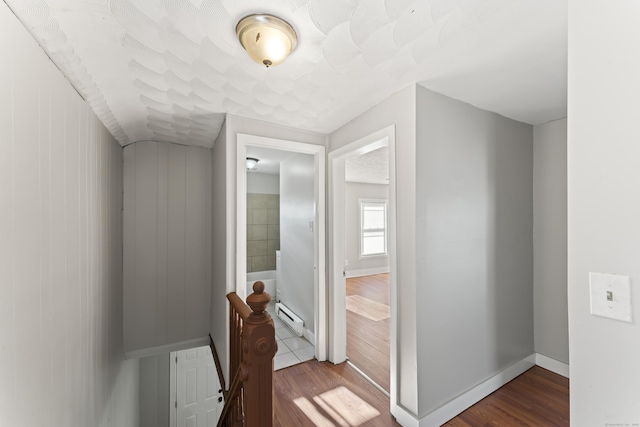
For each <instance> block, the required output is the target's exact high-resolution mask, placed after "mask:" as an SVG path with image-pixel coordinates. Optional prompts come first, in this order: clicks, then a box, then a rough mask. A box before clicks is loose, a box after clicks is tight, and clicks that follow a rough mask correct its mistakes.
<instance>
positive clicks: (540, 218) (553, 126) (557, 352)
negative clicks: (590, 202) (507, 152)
mask: <svg viewBox="0 0 640 427" xmlns="http://www.w3.org/2000/svg"><path fill="white" fill-rule="evenodd" d="M533 252H534V256H533V302H534V316H533V318H534V326H535V328H534V335H535V351H536V353H540V354H543V355H545V356H547V357H550V358H552V359H555V360H558V361H560V362H563V363H569V321H568V308H567V119H563V120H557V121H554V122H549V123H544V124H541V125H536V126H534V127H533Z"/></svg>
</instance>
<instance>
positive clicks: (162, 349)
mask: <svg viewBox="0 0 640 427" xmlns="http://www.w3.org/2000/svg"><path fill="white" fill-rule="evenodd" d="M210 342H211V341H210V338H209V337H208V336H206V337H201V338H194V339H191V340H186V341H180V342H176V343H172V344H165V345H159V346H157V347H149V348H143V349H140V350H131V351H126V352H125V353H124V358H125V359H139V358H141V357H147V356H155V355H157V354H164V353H170V352H172V351H179V350H185V349H187V348H195V347H203V346H205V345H207V346H208V345H209V343H210Z"/></svg>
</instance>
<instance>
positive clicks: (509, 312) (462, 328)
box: [416, 86, 533, 416]
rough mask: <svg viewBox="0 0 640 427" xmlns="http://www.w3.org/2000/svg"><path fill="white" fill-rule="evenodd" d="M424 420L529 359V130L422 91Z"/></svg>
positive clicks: (419, 246)
mask: <svg viewBox="0 0 640 427" xmlns="http://www.w3.org/2000/svg"><path fill="white" fill-rule="evenodd" d="M417 105H418V109H417V114H418V119H417V129H418V131H417V132H418V133H417V142H416V148H417V149H416V159H417V161H418V163H419V164H420V167H419V168H418V172H417V186H418V188H417V192H416V193H417V202H416V203H417V205H416V206H417V213H416V218H417V224H416V239H417V241H416V257H417V278H418V281H419V286H418V291H417V295H416V297H417V298H416V301H418V304H419V307H420V310H419V311H418V324H419V325H420V329H419V332H418V361H419V362H418V371H419V372H418V379H419V402H420V415H421V416H424V415H426V414H428V413H430V412H432V411H433V410H435V409H436V408H438V407H440V406H441V405H443V404H445V403H447V402H448V401H450V400H451V399H453V398H455V397H457V396H458V395H460V394H462V393H464V392H466V391H467V390H469V389H470V388H471V387H473V386H475V385H477V384H479V383H481V382H482V381H484V380H486V379H487V378H489V377H491V376H493V375H495V374H497V373H498V372H500V371H501V370H503V369H505V368H507V367H509V366H511V365H512V364H514V363H516V362H519V361H521V360H522V359H524V358H526V357H528V356H530V355H531V354H532V353H533V240H532V235H533V127H532V126H531V125H528V124H525V123H520V122H516V121H514V120H510V119H507V118H504V117H502V116H498V115H497V114H494V113H490V112H487V111H483V110H479V109H477V108H475V107H473V106H471V105H469V104H465V103H463V102H460V101H456V100H454V99H451V98H448V97H445V96H443V95H439V94H436V93H434V92H431V91H429V90H427V89H425V88H423V87H421V86H418V96H417Z"/></svg>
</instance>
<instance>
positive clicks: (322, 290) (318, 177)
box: [236, 133, 327, 361]
mask: <svg viewBox="0 0 640 427" xmlns="http://www.w3.org/2000/svg"><path fill="white" fill-rule="evenodd" d="M247 146H255V147H266V148H274V149H277V150H284V151H291V152H295V153H303V154H311V155H313V158H314V166H315V167H314V169H315V178H314V198H315V218H314V220H315V224H317V226H316V227H315V229H314V240H315V244H314V259H315V274H314V281H313V289H314V298H315V305H314V322H315V325H314V329H315V330H314V334H315V341H316V342H315V343H314V344H315V348H316V358H317V359H318V360H319V361H324V360H327V326H326V325H327V297H326V295H327V292H326V289H327V285H326V277H325V276H326V275H325V268H326V267H325V266H326V261H325V248H326V243H325V240H326V231H325V152H326V149H325V147H324V146H322V145H315V144H307V143H304V142H295V141H287V140H284V139H275V138H267V137H264V136H257V135H248V134H242V133H239V134H238V137H237V157H236V172H237V176H236V197H237V199H236V252H237V253H236V293H237V294H238V296H240V297H241V298H242V299H246V297H247V295H246V293H247V291H246V289H247V168H246V158H247V149H246V147H247Z"/></svg>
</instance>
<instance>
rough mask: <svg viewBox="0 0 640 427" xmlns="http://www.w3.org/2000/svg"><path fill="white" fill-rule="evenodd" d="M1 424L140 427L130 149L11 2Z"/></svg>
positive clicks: (1, 269) (1, 163)
mask: <svg viewBox="0 0 640 427" xmlns="http://www.w3.org/2000/svg"><path fill="white" fill-rule="evenodd" d="M0 28H2V37H1V38H0V55H1V57H2V66H1V67H0V200H2V203H0V289H1V290H2V294H1V296H0V425H3V426H15V427H22V426H24V427H30V426H41V425H42V426H44V425H46V426H52V427H68V426H78V427H85V426H100V427H103V426H113V427H134V426H136V427H137V426H138V415H139V413H138V361H133V360H132V361H124V360H123V356H122V217H121V213H120V212H121V208H122V149H121V148H120V146H119V145H118V144H117V142H116V141H115V140H114V139H113V138H112V137H111V136H110V135H109V133H108V132H107V130H106V129H105V128H104V127H103V126H102V124H101V123H100V121H99V120H98V119H97V117H96V116H95V115H94V114H93V113H92V112H91V110H90V109H89V107H88V105H87V104H86V103H85V102H84V101H82V99H81V98H80V97H79V96H78V95H77V93H76V92H75V91H74V90H73V88H72V87H71V86H70V85H69V84H68V82H67V81H66V80H65V79H64V77H63V76H62V74H61V73H60V72H59V71H58V70H57V69H56V68H55V67H54V66H53V64H52V63H51V62H50V61H49V59H48V58H47V56H46V55H45V54H44V53H43V52H42V50H41V49H40V47H39V46H38V44H37V43H36V42H35V41H34V40H33V39H32V38H31V36H30V35H29V34H28V33H27V31H26V30H25V29H24V27H23V26H22V25H21V24H20V22H18V20H17V19H16V18H15V17H14V16H13V14H12V13H11V12H10V11H9V10H8V8H7V6H6V5H5V4H4V3H0Z"/></svg>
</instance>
